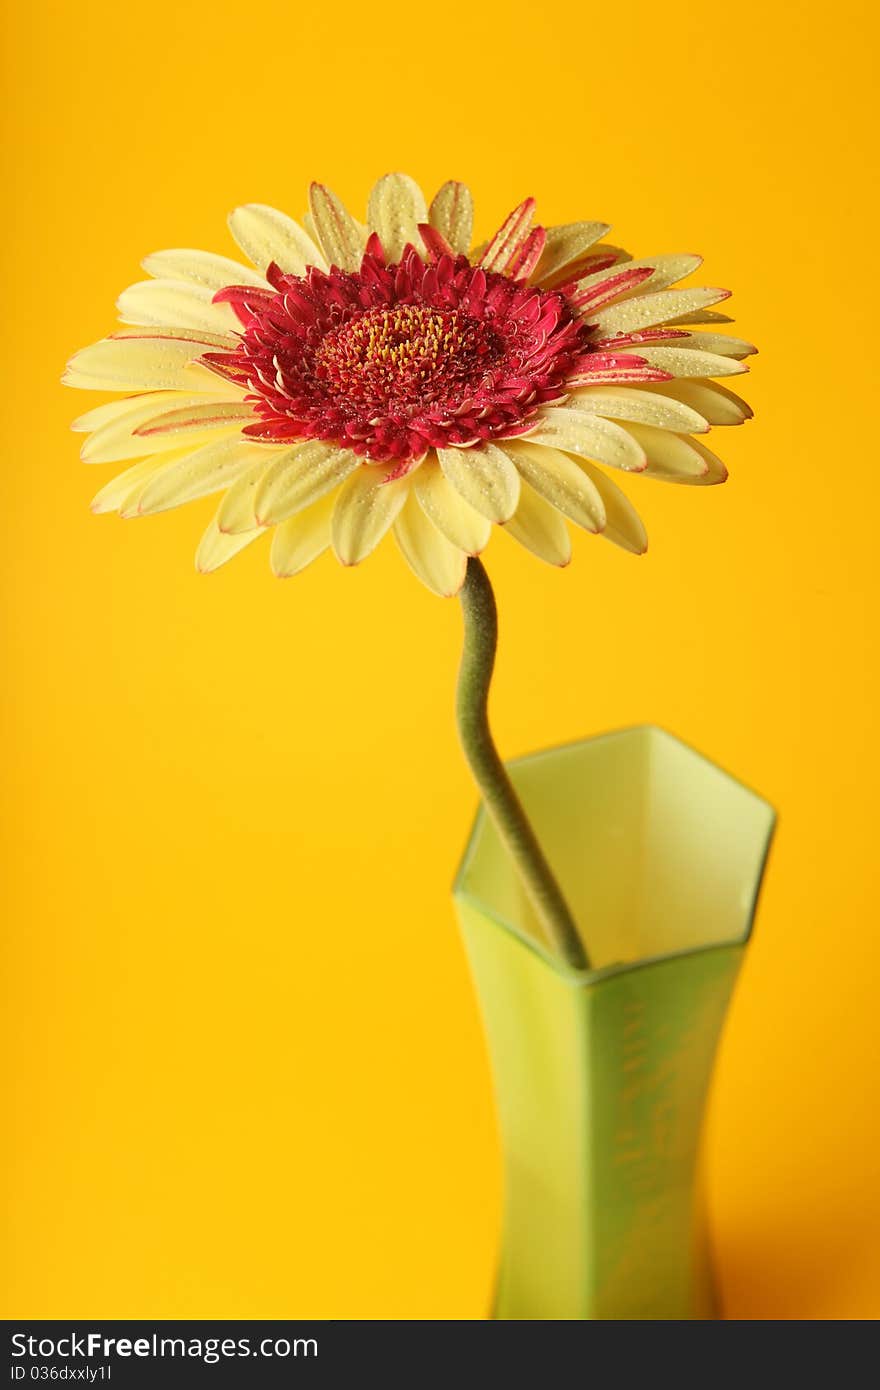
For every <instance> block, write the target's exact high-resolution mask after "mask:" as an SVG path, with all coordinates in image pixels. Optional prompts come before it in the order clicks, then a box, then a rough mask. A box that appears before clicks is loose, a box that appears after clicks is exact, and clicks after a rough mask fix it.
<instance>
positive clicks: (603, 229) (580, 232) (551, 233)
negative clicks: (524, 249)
mask: <svg viewBox="0 0 880 1390" xmlns="http://www.w3.org/2000/svg"><path fill="white" fill-rule="evenodd" d="M610 230H611V228H610V227H609V226H608V225H607V223H605V222H568V223H566V224H565V225H564V226H561V227H548V228H547V240H546V241H545V243H544V250H543V251H542V253H541V259H540V260H539V262H538V264H537V266H536V267H535V271H534V274H533V275H532V276H531V277H530V278H531V280H532V281H533V283H534V284H537V285H540V284H542V283H543V282H544V281H545V280H550V279H552V278H553V277H554V276H556V275H558V274H559V272H560V271H561V270H564V269H565V267H566V266H567V265H571V264H573V262H574V261H578V260H580V258H581V256H585V255H586V254H587V252H588V251H589V250H590V247H592V246H595V244H596V242H597V241H599V239H600V238H601V237H603V236H605V235H606V234H607V233H608V232H610Z"/></svg>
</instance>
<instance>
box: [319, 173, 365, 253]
mask: <svg viewBox="0 0 880 1390" xmlns="http://www.w3.org/2000/svg"><path fill="white" fill-rule="evenodd" d="M309 206H310V208H311V212H312V220H313V222H314V224H315V233H316V235H317V238H318V241H319V242H320V244H321V250H322V251H323V252H324V255H325V257H326V259H327V263H328V264H329V265H335V266H338V267H339V269H340V270H357V269H358V268H359V267H360V263H361V260H362V259H363V254H364V234H363V229H362V228H361V227H359V226H358V224H357V222H355V220H354V218H353V217H352V215H351V213H350V212H348V211H347V210H346V209H345V208H344V207H343V205H342V203H341V202H340V201H339V199H338V198H337V196H336V194H335V193H331V191H330V189H329V188H325V187H324V185H323V184H320V183H313V184H312V186H311V188H310V190H309Z"/></svg>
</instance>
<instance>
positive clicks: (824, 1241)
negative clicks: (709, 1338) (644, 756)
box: [2, 0, 880, 1319]
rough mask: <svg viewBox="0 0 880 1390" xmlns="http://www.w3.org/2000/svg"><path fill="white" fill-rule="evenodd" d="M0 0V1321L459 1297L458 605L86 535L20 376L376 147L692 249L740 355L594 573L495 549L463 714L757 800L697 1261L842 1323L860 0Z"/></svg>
mask: <svg viewBox="0 0 880 1390" xmlns="http://www.w3.org/2000/svg"><path fill="white" fill-rule="evenodd" d="M9 11H10V13H9V15H8V18H7V25H8V30H9V32H8V34H7V42H6V58H5V61H6V64H7V80H6V84H5V85H6V91H7V101H8V102H9V105H10V110H9V113H8V121H7V136H6V148H5V157H6V168H5V172H4V175H3V179H4V190H5V192H6V194H7V210H6V214H5V218H4V224H3V241H4V251H5V259H6V263H7V266H8V269H9V272H10V274H9V277H8V284H7V288H6V290H5V309H6V323H7V327H6V330H5V332H4V334H3V345H2V353H3V376H2V387H3V397H4V408H3V423H4V432H5V444H4V448H3V508H2V517H3V525H4V531H5V540H4V545H3V548H2V563H3V568H4V571H5V595H6V600H7V610H6V611H7V622H6V633H7V637H6V644H7V645H6V661H7V665H6V677H5V682H4V690H3V703H4V707H5V727H4V741H3V763H4V778H3V781H4V783H5V791H4V816H5V820H4V830H3V834H4V848H5V856H6V868H7V873H6V885H7V893H8V905H7V915H6V928H5V949H6V952H7V955H8V973H7V975H6V980H7V987H8V992H9V1000H8V1008H7V1009H6V1011H5V1014H4V1031H6V1032H7V1034H8V1037H7V1041H6V1043H5V1057H6V1063H7V1077H6V1084H7V1086H8V1088H9V1093H10V1099H9V1102H8V1103H7V1104H6V1105H5V1106H4V1114H5V1115H6V1116H7V1119H8V1124H9V1137H8V1140H7V1142H6V1143H5V1144H4V1162H5V1164H6V1165H7V1167H8V1178H7V1190H8V1192H9V1194H10V1196H11V1223H10V1232H11V1250H10V1258H9V1260H8V1261H7V1262H6V1271H7V1273H6V1276H5V1282H6V1289H5V1295H4V1312H5V1315H6V1316H7V1317H12V1316H30V1317H51V1316H58V1317H64V1316H67V1317H74V1316H93V1317H94V1316H104V1317H111V1316H116V1317H126V1316H128V1317H160V1316H166V1317H187V1316H194V1317H198V1316H201V1317H211V1316H213V1317H236V1316H237V1317H245V1318H247V1317H260V1316H267V1317H269V1316H272V1317H276V1316H282V1317H283V1316H306V1315H313V1316H339V1317H355V1318H385V1317H404V1318H409V1317H425V1318H441V1319H448V1318H471V1317H480V1316H483V1314H484V1311H485V1309H486V1306H487V1298H488V1292H489V1288H490V1283H491V1277H492V1266H493V1258H494V1251H495V1247H496V1241H497V1235H498V1202H499V1191H498V1150H497V1141H496V1138H495V1133H494V1129H493V1121H492V1112H491V1100H490V1087H489V1080H488V1076H487V1069H486V1063H485V1057H484V1052H483V1046H482V1041H481V1036H480V1031H479V1024H478V1019H477V1014H476V1009H475V1004H474V1000H473V997H472V994H471V988H470V984H469V981H468V978H467V975H466V969H465V963H464V958H463V953H462V950H461V947H460V944H459V941H458V938H457V935H456V929H455V926H454V922H453V917H452V910H451V906H450V901H449V893H448V889H449V883H450V879H451V876H452V873H453V870H454V867H455V864H456V860H457V856H458V853H459V850H460V848H461V846H462V844H463V842H464V838H465V835H466V832H467V828H468V824H469V821H470V817H471V814H472V811H473V808H474V805H475V796H474V792H473V790H472V787H471V785H470V783H469V780H468V776H467V773H466V771H465V768H464V766H463V764H462V760H461V758H460V756H459V754H458V750H457V747H456V740H455V732H454V728H453V721H452V696H453V685H454V674H455V666H456V660H457V651H458V643H459V612H458V609H457V605H456V604H455V603H454V602H443V601H441V600H439V599H435V598H433V597H432V596H431V595H429V594H428V593H427V591H425V590H423V589H422V588H421V587H420V586H419V584H418V583H417V582H416V581H415V580H414V579H412V578H411V577H410V575H409V573H408V571H406V569H405V567H404V565H403V562H402V560H401V558H400V557H399V555H398V553H397V551H396V548H395V547H394V545H393V544H391V543H388V544H386V545H384V546H383V547H382V549H381V552H380V553H378V554H377V555H376V556H374V557H373V558H372V559H371V560H370V561H369V562H368V563H366V564H365V565H364V566H363V567H362V568H360V569H358V570H353V571H343V570H342V569H341V568H340V567H338V566H337V565H336V564H335V562H334V561H333V560H332V559H330V558H328V557H325V558H324V559H323V560H322V561H320V562H319V563H318V564H317V565H316V566H315V567H314V568H313V569H312V570H310V571H309V572H308V573H307V574H305V575H304V576H302V577H300V578H298V579H295V580H291V581H288V582H286V583H279V582H277V581H275V580H274V579H272V577H271V575H270V573H269V571H268V560H267V553H266V549H265V548H264V547H263V546H255V547H254V548H253V549H252V550H251V551H248V552H246V553H245V554H244V555H243V556H242V557H241V558H240V559H238V560H236V561H235V562H233V563H232V564H231V565H230V566H229V567H228V568H227V569H225V570H224V571H222V572H220V573H219V574H217V575H215V576H213V577H211V578H199V577H197V576H196V574H195V572H194V570H193V564H192V555H193V551H194V548H195V544H196V541H197V538H198V536H199V534H200V533H201V530H202V529H203V527H204V525H205V524H206V522H207V520H208V517H209V516H210V514H211V511H212V508H213V505H214V503H213V501H212V500H208V501H206V502H205V503H204V504H200V505H197V506H191V507H189V508H186V509H184V510H182V511H179V512H174V513H170V514H167V515H163V516H161V517H158V518H156V519H152V520H148V521H143V522H140V523H138V522H128V523H123V522H119V521H118V520H116V519H114V518H101V519H95V518H93V517H92V516H91V515H90V514H89V511H88V505H87V504H88V501H89V499H90V498H91V496H92V494H93V493H94V492H95V491H96V490H97V487H98V486H99V481H100V480H103V479H106V478H107V477H109V476H110V475H111V473H112V472H113V471H114V470H113V468H112V466H111V467H110V468H105V467H101V468H86V467H84V466H83V465H81V464H80V463H79V461H78V458H77V448H78V442H79V441H78V439H77V438H76V437H74V436H73V435H71V434H69V433H68V430H67V423H68V421H69V419H70V418H71V417H73V416H74V415H75V414H77V413H79V412H80V411H82V410H84V409H86V408H88V406H89V405H90V404H94V403H97V401H98V400H100V399H102V398H101V397H95V396H92V397H91V398H89V397H87V396H85V395H84V394H83V393H73V392H70V391H64V390H62V388H61V387H60V386H59V385H58V377H59V374H60V372H61V369H62V367H63V363H64V361H65V359H66V358H67V357H68V356H69V354H70V353H71V352H72V351H73V350H74V349H75V348H76V347H78V346H81V345H83V344H85V343H87V342H90V341H93V340H94V339H96V338H98V337H100V336H101V335H102V334H103V333H104V332H106V331H108V330H109V329H110V328H111V326H112V324H113V321H114V314H113V302H114V298H115V295H116V294H117V293H118V291H119V290H120V289H121V288H123V287H124V286H125V285H126V284H129V283H131V282H132V281H134V280H137V279H139V278H142V277H141V274H140V272H139V269H138V262H139V259H140V257H141V256H142V255H143V254H145V253H146V252H148V251H151V250H154V249H157V248H159V247H164V246H169V245H184V246H187V245H190V246H204V247H208V248H212V249H216V250H221V251H226V252H229V251H230V250H231V249H232V247H231V243H230V242H229V241H228V240H227V234H226V231H225V226H224V220H223V219H224V214H225V212H226V210H227V209H228V208H229V207H232V206H234V205H235V204H237V203H240V202H246V201H263V202H269V203H274V204H276V205H278V206H281V207H284V208H286V209H287V210H289V211H290V212H292V213H293V214H295V215H297V214H299V213H300V212H301V211H302V209H303V207H304V200H305V190H306V186H307V183H308V181H309V180H310V179H311V178H313V177H318V178H321V179H324V180H325V181H327V182H328V183H330V184H331V185H332V186H333V187H334V188H335V189H336V190H337V191H338V192H339V193H340V195H341V196H343V197H344V198H346V199H347V200H349V201H350V203H351V205H352V207H356V208H362V207H363V204H364V200H365V198H366V194H367V191H368V189H369V186H370V184H371V182H372V180H373V178H374V177H375V176H377V175H379V174H381V173H384V172H385V171H386V170H388V169H389V168H403V169H406V170H408V171H410V172H411V173H413V174H414V175H416V176H417V177H418V178H419V179H420V181H421V182H422V183H423V185H424V186H425V187H426V189H427V190H428V191H429V193H430V191H432V190H433V189H434V188H435V187H436V186H437V185H438V184H439V183H440V182H441V181H442V180H444V179H446V178H447V177H450V176H454V177H459V178H463V179H466V180H468V181H470V182H471V183H472V185H473V187H474V188H475V191H476V194H477V198H478V224H479V225H478V231H479V232H480V233H481V234H487V233H488V232H490V231H491V230H493V226H494V224H496V223H497V222H498V221H499V220H500V219H501V217H502V216H503V215H504V214H506V212H507V211H508V210H509V209H510V207H511V206H512V205H513V204H514V203H516V202H518V201H519V199H520V198H521V197H523V196H524V195H525V194H527V193H534V194H535V195H536V196H537V197H538V199H539V205H540V212H541V214H542V217H543V219H544V220H546V221H569V220H573V219H576V218H580V217H586V218H604V219H606V220H607V221H612V222H613V223H614V226H615V236H616V238H617V239H619V240H620V241H621V242H622V243H623V244H624V245H626V246H627V247H629V248H630V250H632V251H633V252H634V253H635V254H637V255H638V254H642V255H643V254H647V253H650V252H652V251H653V252H660V251H675V250H685V251H690V250H695V249H696V250H700V251H701V252H702V253H703V254H704V255H705V257H706V265H705V271H704V275H703V276H702V279H703V281H704V282H705V283H709V284H713V283H722V284H729V285H731V286H732V287H733V288H734V290H735V293H736V298H735V300H734V312H735V313H736V315H737V325H738V326H737V329H736V330H735V331H739V332H741V333H742V334H743V335H744V336H746V337H750V338H752V339H753V340H755V341H757V342H758V343H759V344H760V347H761V351H762V355H761V356H760V357H759V358H758V359H757V360H756V363H755V365H754V370H753V374H752V377H751V378H750V379H749V380H748V381H747V383H746V394H748V395H749V397H750V399H751V400H752V402H753V404H754V406H755V408H756V411H757V419H756V421H755V422H754V423H752V424H751V425H748V426H746V427H745V428H743V429H741V430H733V431H727V432H721V433H719V434H718V435H716V436H714V438H715V440H717V442H718V447H719V448H720V449H721V452H722V453H723V455H724V457H725V458H726V459H727V461H728V463H729V465H730V467H731V473H732V477H731V481H730V483H729V484H728V485H727V486H726V487H724V488H719V489H715V490H712V491H708V492H707V491H702V490H700V489H686V488H678V489H676V488H670V487H664V486H663V485H661V484H657V483H653V482H651V481H650V480H644V479H635V480H633V481H632V483H631V486H630V487H629V492H630V496H632V497H633V498H634V499H635V501H636V502H637V504H638V505H639V506H640V508H641V510H642V512H643V515H644V516H645V519H646V522H647V524H648V528H649V532H650V535H651V542H652V545H651V549H650V551H649V553H648V555H647V556H646V557H645V558H644V559H643V560H636V559H633V558H632V557H630V556H627V555H625V554H623V553H622V552H618V551H616V550H615V549H614V548H613V547H611V546H610V545H607V544H605V543H603V542H601V541H598V540H596V539H593V538H590V537H587V536H579V537H578V538H577V539H576V544H575V560H574V563H573V565H572V566H571V568H569V569H568V570H566V571H556V570H552V569H549V568H546V567H543V566H541V565H540V564H539V563H538V562H537V561H535V560H533V559H532V558H531V557H530V556H528V555H526V553H525V552H520V551H519V550H518V548H517V547H515V546H514V544H513V543H512V542H510V541H509V540H508V539H506V538H505V537H503V536H500V537H496V538H495V539H494V540H493V543H492V545H491V547H490V550H489V553H488V558H489V564H490V569H491V573H492V575H493V577H494V580H495V582H496V585H497V591H498V598H499V604H500V609H501V618H502V624H503V628H502V650H501V656H500V662H499V670H498V679H497V685H496V688H495V697H494V704H495V720H496V726H497V733H498V736H499V740H500V742H501V744H502V746H503V748H504V750H505V751H506V752H508V753H510V754H513V753H518V752H523V751H525V750H528V749H532V748H535V747H538V746H541V745H542V744H551V743H557V742H560V741H564V740H567V739H574V738H578V737H580V736H583V735H585V734H588V733H591V732H595V731H599V730H603V729H606V728H609V727H613V726H617V725H622V724H627V723H631V722H637V721H644V720H650V721H653V722H657V723H660V724H662V725H664V726H666V727H668V728H669V729H671V730H673V731H675V732H677V733H678V734H680V735H681V736H683V737H684V738H685V739H687V740H688V741H690V742H692V743H694V744H695V745H696V746H697V747H699V748H700V749H701V750H703V751H704V752H705V753H707V754H708V755H710V756H711V757H713V758H715V759H716V760H717V761H719V762H720V763H721V764H722V765H725V766H727V767H729V768H731V769H733V770H735V771H736V772H737V773H738V774H739V775H740V776H741V777H742V778H743V779H744V780H745V781H747V782H749V783H751V784H753V785H754V786H755V787H756V788H758V789H759V790H760V791H761V792H762V793H763V794H764V795H766V796H767V797H768V798H769V799H770V800H771V801H772V802H773V803H774V804H775V805H776V806H777V807H778V808H779V810H780V812H781V823H780V830H779V835H778V840H777V843H776V847H775V850H774V853H773V856H772V860H771V865H770V873H769V877H768V880H767V884H766V892H765V895H764V897H763V900H762V904H761V910H760V915H759V921H758V928H757V933H756V936H755V940H754V945H753V949H752V951H751V954H750V958H749V960H748V964H747V967H746V969H745V971H744V974H743V976H742V978H741V983H740V987H739V990H738V993H737V995H736V999H735V1003H734V1007H733V1010H732V1014H731V1017H730V1024H729V1028H728V1030H727V1033H726V1035H725V1039H724V1044H723V1051H722V1056H721V1060H720V1066H719V1071H718V1076H717V1086H716V1090H715V1094H714V1106H713V1112H712V1126H711V1160H712V1167H711V1176H712V1205H713V1215H714V1222H715V1229H716V1233H717V1244H718V1247H719V1259H720V1266H721V1275H722V1281H723V1287H724V1292H725V1295H726V1300H727V1306H728V1311H729V1314H730V1315H731V1316H733V1317H737V1318H755V1317H757V1318H771V1317H777V1318H866V1317H871V1316H876V1315H877V1314H878V1313H880V1270H878V1267H877V1255H876V1252H877V1250H878V1248H880V1241H878V1237H880V1196H878V1194H880V1184H878V1182H877V1152H878V1142H880V1128H878V1117H877V1112H876V1107H875V1105H874V1103H873V1102H872V1097H871V1093H872V1088H873V1084H874V1075H875V1070H876V1035H877V965H878V946H877V936H878V933H877V911H876V908H877V880H876V868H877V857H878V856H877V849H876V811H875V808H876V797H877V786H878V770H880V769H878V765H877V764H878V759H877V738H876V729H875V723H874V720H875V709H876V694H877V652H876V644H875V627H876V624H875V610H876V605H877V599H878V579H877V566H876V557H875V550H876V539H875V538H876V534H877V515H878V507H880V475H878V463H877V459H876V443H877V430H876V407H875V404H874V402H875V399H876V381H875V378H876V367H875V364H874V351H875V337H876V334H875V329H874V318H875V314H876V303H875V299H876V278H877V277H876V270H875V266H874V263H873V260H872V256H873V255H876V251H874V252H872V250H871V243H872V242H873V240H874V233H875V229H876V222H877V213H878V206H877V197H876V193H872V192H871V190H870V187H869V184H870V169H871V165H872V162H873V156H874V150H875V144H876V139H877V127H876V120H875V96H874V94H873V90H874V89H873V74H872V49H873V47H874V42H873V41H874V40H875V39H876V27H877V22H876V12H875V8H874V6H872V5H869V4H868V3H864V4H859V3H854V0H842V3H838V4H836V5H834V6H833V7H832V8H831V9H830V10H829V9H828V8H827V7H826V6H825V5H820V4H819V3H817V2H816V0H807V3H805V4H803V5H801V6H798V7H794V6H791V5H789V4H781V3H775V4H772V5H768V4H767V3H752V2H751V0H746V3H742V4H739V5H737V6H735V7H730V6H719V5H715V6H707V5H705V4H697V3H695V2H694V3H688V4H681V3H667V4H663V5H659V4H655V3H649V2H648V0H627V3H626V4H622V3H621V4H617V5H612V4H600V5H595V6H582V5H576V4H574V3H572V2H571V0H563V3H562V4H561V5H556V6H544V5H534V4H531V3H525V0H514V3H513V4H511V5H508V6H505V7H503V8H501V9H497V8H494V9H493V8H491V7H490V8H488V9H487V8H485V7H484V8H481V7H479V6H474V5H472V4H464V3H462V2H461V0H453V3H451V4H450V5H447V6H444V7H442V8H441V9H440V10H438V9H437V8H436V7H427V8H422V9H421V10H420V9H419V8H418V7H413V6H411V5H406V6H404V5H399V6H397V7H392V8H391V9H388V8H387V7H386V8H385V9H384V10H382V11H380V12H377V11H376V10H375V9H373V8H371V7H369V6H368V7H366V8H361V7H359V6H355V5H352V4H351V3H350V0H342V3H338V4H336V5H333V6H330V7H329V8H328V7H323V8H322V7H321V6H316V7H314V8H313V9H308V8H307V9H305V10H304V9H303V8H302V7H300V6H295V5H291V4H287V3H281V0H266V3H265V4H263V5H260V6H257V7H256V8H255V7H253V6H251V7H248V6H244V5H237V4H233V3H231V0H215V3H212V4H211V5H208V6H205V5H203V6H185V5H181V4H179V3H178V0H150V3H149V4H148V3H142V4H137V3H136V4H133V5H131V4H126V5H120V4H117V3H110V0H96V3H93V4H90V5H86V6H82V5H76V6H74V5H66V4H50V3H48V0H38V3H35V4H33V5H30V6H25V5H16V6H12V5H10V6H9ZM10 309H11V311H12V314H11V322H10ZM872 1054H873V1059H872ZM872 1250H873V1252H874V1254H873V1256H872V1254H871V1252H872Z"/></svg>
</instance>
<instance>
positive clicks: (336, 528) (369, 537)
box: [332, 464, 411, 565]
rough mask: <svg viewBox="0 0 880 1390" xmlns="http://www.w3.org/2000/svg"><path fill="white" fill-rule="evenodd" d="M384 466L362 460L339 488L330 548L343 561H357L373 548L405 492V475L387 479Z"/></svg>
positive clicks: (394, 513)
mask: <svg viewBox="0 0 880 1390" xmlns="http://www.w3.org/2000/svg"><path fill="white" fill-rule="evenodd" d="M389 471H390V470H389V469H388V468H381V467H379V466H377V465H375V464H364V466H363V467H361V468H359V469H358V470H357V472H356V473H353V474H352V475H351V477H350V478H349V479H348V481H347V482H346V483H345V484H344V485H343V487H342V488H341V490H340V493H339V496H338V498H337V500H336V506H335V507H334V509H333V530H332V537H333V549H334V551H335V552H336V556H337V559H339V560H340V561H341V562H342V564H343V565H358V564H360V562H361V560H365V559H366V557H367V556H368V555H369V554H370V553H371V551H373V550H375V549H376V546H377V545H378V544H379V542H380V540H381V539H382V537H383V536H384V535H385V533H386V532H387V531H388V530H389V528H390V527H391V526H392V525H393V523H394V521H395V520H396V518H397V516H398V513H399V512H400V509H401V507H402V506H403V504H404V502H405V501H406V499H407V496H408V494H409V490H410V486H411V481H410V479H409V478H396V479H395V480H394V481H393V482H388V481H386V480H387V477H388V474H389Z"/></svg>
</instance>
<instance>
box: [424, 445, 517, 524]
mask: <svg viewBox="0 0 880 1390" xmlns="http://www.w3.org/2000/svg"><path fill="white" fill-rule="evenodd" d="M437 457H438V459H439V460H440V467H441V468H442V469H443V472H444V474H445V475H446V478H447V479H448V480H449V482H450V483H451V484H452V486H453V487H454V488H455V490H456V491H457V492H458V493H459V494H460V495H461V496H462V497H463V498H464V500H465V502H467V503H469V505H470V506H472V507H473V508H474V509H475V510H476V511H478V512H480V514H481V515H482V516H485V517H487V518H488V520H489V521H496V522H502V521H509V520H510V518H511V517H512V516H513V514H514V512H515V511H516V504H517V502H518V501H519V474H518V473H517V471H516V469H515V468H514V466H513V464H512V463H511V461H510V459H509V458H508V457H507V455H506V454H505V453H504V452H503V451H502V450H501V449H499V448H497V447H496V446H495V445H494V444H478V445H476V446H474V447H473V448H470V449H438V450H437Z"/></svg>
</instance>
